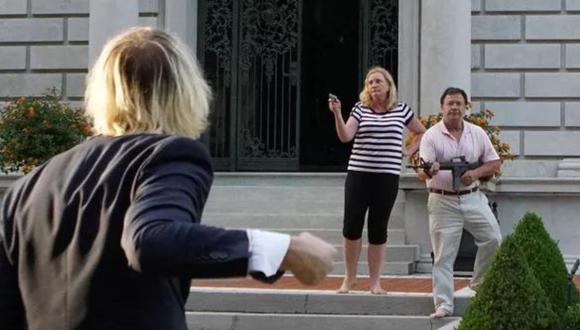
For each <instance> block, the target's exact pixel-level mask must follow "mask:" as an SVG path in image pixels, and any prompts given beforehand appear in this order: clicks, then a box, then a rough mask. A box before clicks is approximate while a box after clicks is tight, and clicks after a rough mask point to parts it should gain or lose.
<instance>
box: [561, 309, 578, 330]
mask: <svg viewBox="0 0 580 330" xmlns="http://www.w3.org/2000/svg"><path fill="white" fill-rule="evenodd" d="M578 329H580V303H578V304H576V305H571V306H570V307H568V310H567V311H566V313H565V314H564V317H563V319H562V330H578Z"/></svg>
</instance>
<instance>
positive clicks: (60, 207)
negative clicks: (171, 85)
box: [0, 134, 249, 330]
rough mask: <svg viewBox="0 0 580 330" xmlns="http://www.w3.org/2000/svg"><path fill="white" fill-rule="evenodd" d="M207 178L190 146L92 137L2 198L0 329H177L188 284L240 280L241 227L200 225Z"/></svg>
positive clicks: (200, 156) (158, 138)
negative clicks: (203, 279)
mask: <svg viewBox="0 0 580 330" xmlns="http://www.w3.org/2000/svg"><path fill="white" fill-rule="evenodd" d="M211 182H212V169H211V165H210V158H209V155H208V153H207V151H206V150H205V148H204V147H203V146H202V145H201V144H200V143H199V142H197V141H194V140H191V139H188V138H183V137H177V136H167V135H158V134H137V135H127V136H122V137H114V138H112V137H102V136H101V137H94V138H91V139H89V140H88V141H86V142H84V143H82V144H80V145H78V146H76V147H75V148H73V149H71V150H69V151H67V152H65V153H63V154H60V155H58V156H55V157H54V158H52V159H51V160H49V161H48V162H47V163H45V164H44V165H42V166H40V167H39V168H37V169H35V170H34V171H33V172H31V173H30V174H28V175H26V176H24V177H23V178H21V179H20V180H18V181H17V182H16V183H15V184H14V185H12V187H10V189H9V190H8V191H7V192H6V196H5V198H4V202H3V206H2V210H1V211H0V328H1V329H6V330H13V329H14V330H19V329H26V328H28V329H31V330H36V329H55V330H67V329H106V330H114V329H123V330H127V329H140V330H141V329H155V330H160V329H186V323H185V315H184V304H185V301H186V299H187V296H188V294H189V287H190V279H191V278H194V277H225V276H244V275H246V273H247V267H248V258H249V252H248V238H247V235H246V232H245V231H241V230H225V229H220V228H214V227H209V226H204V225H200V224H199V222H200V218H201V214H202V210H203V206H204V204H205V201H206V198H207V195H208V193H209V189H210V185H211Z"/></svg>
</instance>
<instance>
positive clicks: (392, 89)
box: [359, 66, 397, 111]
mask: <svg viewBox="0 0 580 330" xmlns="http://www.w3.org/2000/svg"><path fill="white" fill-rule="evenodd" d="M377 72H378V73H380V74H382V75H383V77H384V78H385V81H386V82H387V84H388V85H389V92H388V94H387V99H386V100H385V104H384V106H385V109H387V111H390V110H391V108H392V107H393V106H394V105H395V103H396V102H397V86H396V85H395V80H394V79H393V76H391V74H390V73H389V71H387V70H385V68H383V67H381V66H374V67H372V68H370V69H369V71H368V72H367V75H366V77H365V81H364V87H363V90H362V92H360V95H359V99H360V102H361V103H362V105H364V106H365V107H371V106H372V105H373V99H372V97H371V92H370V88H369V85H368V83H367V80H368V79H369V76H370V75H371V74H373V73H377Z"/></svg>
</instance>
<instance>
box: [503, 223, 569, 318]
mask: <svg viewBox="0 0 580 330" xmlns="http://www.w3.org/2000/svg"><path fill="white" fill-rule="evenodd" d="M514 238H515V241H516V243H517V245H518V246H519V247H520V248H521V250H522V252H523V253H524V256H525V257H526V260H527V261H528V264H529V265H530V268H532V271H533V273H534V275H535V276H536V278H537V279H538V281H539V282H540V285H541V286H542V288H543V289H544V292H545V293H546V295H547V296H548V299H549V300H550V302H551V304H552V309H553V310H554V312H555V313H556V314H558V315H562V314H564V312H566V304H567V298H566V297H567V287H568V270H567V269H566V263H565V262H564V258H563V257H562V253H561V252H560V249H559V248H558V245H557V244H556V242H555V241H554V240H553V239H552V238H550V235H549V234H548V232H547V231H546V229H545V228H544V224H543V223H542V218H540V217H539V216H538V215H537V214H535V213H531V212H528V213H526V214H525V215H524V216H523V218H522V219H521V220H520V222H519V223H518V225H517V226H516V228H515V232H514Z"/></svg>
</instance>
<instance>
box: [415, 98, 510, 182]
mask: <svg viewBox="0 0 580 330" xmlns="http://www.w3.org/2000/svg"><path fill="white" fill-rule="evenodd" d="M493 116H494V113H493V111H491V110H489V109H485V111H481V112H477V113H472V114H469V115H466V116H465V120H466V121H468V122H470V123H472V124H474V125H477V126H479V127H481V128H483V130H484V131H485V132H486V133H487V136H489V139H490V140H491V144H492V145H493V147H494V148H495V151H497V154H498V155H499V158H500V159H501V161H502V163H503V162H504V161H505V160H512V159H514V155H513V154H512V152H511V149H510V146H509V144H507V143H505V142H501V141H500V139H499V128H498V127H497V126H490V125H489V120H490V119H491V118H492V117H493ZM442 118H443V114H442V113H437V114H429V115H428V116H426V117H421V116H418V119H419V121H420V122H421V123H422V124H423V126H425V128H429V127H431V126H433V125H435V124H437V123H438V122H439V121H440V120H441V119H442ZM415 138H416V136H415V134H413V133H412V132H410V133H409V135H408V136H407V140H406V142H405V144H406V145H410V144H412V143H413V141H414V140H415ZM409 163H410V164H412V165H418V164H419V153H418V152H416V153H414V154H413V155H412V156H410V157H409ZM500 175H501V172H498V173H496V176H500Z"/></svg>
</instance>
